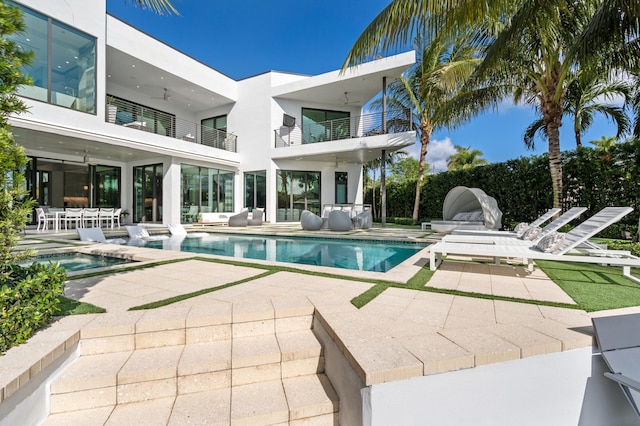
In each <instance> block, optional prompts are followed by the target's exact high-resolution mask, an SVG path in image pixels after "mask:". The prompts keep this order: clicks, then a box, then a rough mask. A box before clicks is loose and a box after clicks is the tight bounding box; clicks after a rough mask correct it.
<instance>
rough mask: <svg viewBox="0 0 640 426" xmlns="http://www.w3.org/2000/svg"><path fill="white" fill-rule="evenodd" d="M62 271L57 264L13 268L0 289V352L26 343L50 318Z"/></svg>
mask: <svg viewBox="0 0 640 426" xmlns="http://www.w3.org/2000/svg"><path fill="white" fill-rule="evenodd" d="M66 273H67V272H66V270H65V269H64V268H62V267H60V266H59V265H58V264H50V265H45V264H41V263H33V264H32V265H31V266H29V267H21V266H17V265H16V266H14V267H13V270H12V274H11V279H10V280H9V281H8V282H6V283H3V285H2V287H1V288H0V307H1V308H2V311H1V312H0V353H4V352H6V351H7V350H8V349H9V348H11V347H12V346H15V345H18V344H20V343H24V342H26V341H27V339H28V338H29V337H31V336H32V335H33V334H34V333H35V332H36V330H38V329H39V328H40V327H42V326H44V325H46V324H48V323H49V322H50V321H51V318H52V317H53V315H54V314H55V313H56V312H57V309H58V303H59V301H58V296H61V295H62V292H63V290H64V281H65V279H66Z"/></svg>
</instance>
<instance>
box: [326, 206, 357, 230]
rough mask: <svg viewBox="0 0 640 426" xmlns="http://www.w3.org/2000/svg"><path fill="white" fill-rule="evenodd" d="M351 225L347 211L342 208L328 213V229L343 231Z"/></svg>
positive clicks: (349, 228)
mask: <svg viewBox="0 0 640 426" xmlns="http://www.w3.org/2000/svg"><path fill="white" fill-rule="evenodd" d="M352 227H353V223H352V222H351V218H350V217H349V213H347V212H344V211H342V210H332V211H331V213H329V229H330V230H332V231H338V232H345V231H350V230H351V228H352Z"/></svg>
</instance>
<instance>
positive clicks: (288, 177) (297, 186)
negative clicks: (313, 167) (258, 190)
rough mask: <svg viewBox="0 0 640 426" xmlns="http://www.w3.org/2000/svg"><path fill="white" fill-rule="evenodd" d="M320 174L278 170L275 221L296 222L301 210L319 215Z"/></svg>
mask: <svg viewBox="0 0 640 426" xmlns="http://www.w3.org/2000/svg"><path fill="white" fill-rule="evenodd" d="M320 177H321V174H320V172H301V171H292V170H278V173H277V179H278V211H277V217H276V221H278V222H297V221H299V220H300V214H301V213H302V210H309V211H311V212H312V213H315V214H317V215H319V214H320V206H321V204H320Z"/></svg>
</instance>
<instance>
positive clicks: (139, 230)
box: [126, 225, 169, 241]
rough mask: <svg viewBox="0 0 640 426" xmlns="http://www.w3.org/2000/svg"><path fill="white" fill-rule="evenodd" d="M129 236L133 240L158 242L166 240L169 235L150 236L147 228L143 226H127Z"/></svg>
mask: <svg viewBox="0 0 640 426" xmlns="http://www.w3.org/2000/svg"><path fill="white" fill-rule="evenodd" d="M126 228H127V234H129V238H131V239H132V240H144V241H157V240H166V239H167V238H169V236H168V235H149V232H148V231H147V228H145V227H144V226H142V225H133V226H126Z"/></svg>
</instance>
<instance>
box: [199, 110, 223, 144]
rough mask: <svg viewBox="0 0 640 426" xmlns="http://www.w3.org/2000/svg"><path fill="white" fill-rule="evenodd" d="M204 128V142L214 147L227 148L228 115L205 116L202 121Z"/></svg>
mask: <svg viewBox="0 0 640 426" xmlns="http://www.w3.org/2000/svg"><path fill="white" fill-rule="evenodd" d="M200 124H201V128H202V143H203V144H204V145H207V146H212V147H214V148H220V149H225V145H224V143H225V137H226V133H227V116H226V115H220V116H218V117H212V118H205V119H204V120H202V121H201V122H200Z"/></svg>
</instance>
